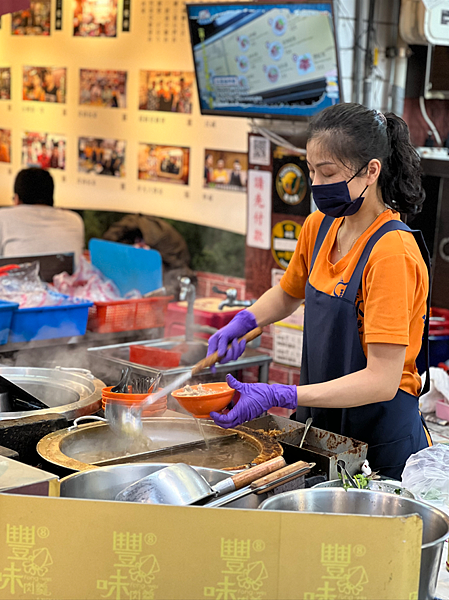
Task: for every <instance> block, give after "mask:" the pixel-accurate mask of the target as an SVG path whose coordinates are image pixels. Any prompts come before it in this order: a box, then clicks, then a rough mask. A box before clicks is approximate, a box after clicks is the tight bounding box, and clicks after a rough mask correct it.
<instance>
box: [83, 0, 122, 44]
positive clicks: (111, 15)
mask: <svg viewBox="0 0 449 600" xmlns="http://www.w3.org/2000/svg"><path fill="white" fill-rule="evenodd" d="M73 6H74V9H73V35H74V36H75V37H116V36H117V0H74V2H73Z"/></svg>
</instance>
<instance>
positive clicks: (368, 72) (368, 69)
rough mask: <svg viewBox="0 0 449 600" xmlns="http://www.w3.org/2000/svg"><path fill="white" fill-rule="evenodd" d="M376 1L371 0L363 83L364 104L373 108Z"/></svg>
mask: <svg viewBox="0 0 449 600" xmlns="http://www.w3.org/2000/svg"><path fill="white" fill-rule="evenodd" d="M375 5H376V0H370V3H369V13H368V35H367V39H366V51H365V79H364V81H363V104H364V105H365V106H367V107H368V108H371V107H372V87H373V82H372V76H373V42H374V8H375Z"/></svg>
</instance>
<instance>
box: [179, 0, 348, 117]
mask: <svg viewBox="0 0 449 600" xmlns="http://www.w3.org/2000/svg"><path fill="white" fill-rule="evenodd" d="M187 14H188V21H189V27H190V36H191V41H192V49H193V57H194V62H195V71H196V79H197V85H198V93H199V100H200V109H201V113H202V114H204V115H225V116H243V117H245V116H246V117H268V118H279V117H281V118H290V119H292V118H293V119H295V118H298V117H299V118H300V117H309V116H311V115H314V114H315V113H317V112H319V111H321V110H323V109H324V108H326V107H327V106H330V105H332V104H336V103H337V102H339V101H340V87H339V78H338V64H337V48H336V41H335V35H334V26H333V17H332V3H331V2H321V3H317V2H308V1H305V2H294V3H288V4H287V3H285V4H265V3H263V4H254V3H248V2H245V3H233V2H229V3H222V4H207V3H206V4H187Z"/></svg>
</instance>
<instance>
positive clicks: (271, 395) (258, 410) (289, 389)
mask: <svg viewBox="0 0 449 600" xmlns="http://www.w3.org/2000/svg"><path fill="white" fill-rule="evenodd" d="M226 381H227V382H228V385H229V386H230V387H232V388H234V390H236V391H237V392H240V399H239V401H238V402H237V404H236V405H235V406H234V408H233V409H232V410H230V411H229V412H228V414H226V415H221V414H220V413H217V412H211V413H210V416H211V418H212V419H213V420H214V422H215V424H216V425H220V427H224V428H225V429H228V427H236V426H237V425H241V424H242V423H245V421H251V419H255V418H256V417H259V416H260V415H261V414H262V413H263V412H265V411H266V410H268V409H269V408H271V407H272V406H282V407H283V408H290V409H292V410H294V409H296V407H297V406H298V395H297V389H296V385H280V384H278V383H273V384H271V385H270V384H268V383H241V382H240V381H237V379H235V378H234V377H233V376H232V375H226Z"/></svg>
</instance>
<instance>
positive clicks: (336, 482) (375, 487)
mask: <svg viewBox="0 0 449 600" xmlns="http://www.w3.org/2000/svg"><path fill="white" fill-rule="evenodd" d="M342 487H343V481H342V480H341V479H332V480H331V481H323V483H317V484H316V485H314V486H313V489H317V488H320V489H321V488H342ZM365 489H368V490H371V491H372V492H385V493H387V494H396V495H397V496H402V497H403V498H411V499H412V500H413V499H414V498H415V496H414V495H413V494H412V493H411V492H409V490H406V489H405V488H403V487H402V485H401V482H400V481H398V482H394V481H391V480H390V481H378V480H377V479H374V480H373V479H371V480H370V481H369V483H368V487H367V488H365ZM359 491H361V490H359Z"/></svg>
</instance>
